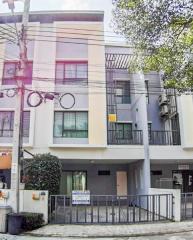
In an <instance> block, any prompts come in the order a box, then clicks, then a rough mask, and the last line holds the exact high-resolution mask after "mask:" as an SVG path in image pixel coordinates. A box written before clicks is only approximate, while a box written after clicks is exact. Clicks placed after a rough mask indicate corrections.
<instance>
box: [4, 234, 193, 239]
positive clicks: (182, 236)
mask: <svg viewBox="0 0 193 240" xmlns="http://www.w3.org/2000/svg"><path fill="white" fill-rule="evenodd" d="M39 239H41V240H80V239H81V238H72V237H71V238H45V237H27V236H18V237H17V236H10V235H3V234H0V240H39ZM82 239H85V240H95V239H96V240H193V232H186V233H181V234H175V235H173V234H172V235H164V236H152V237H137V238H135V237H131V238H91V239H90V238H82Z"/></svg>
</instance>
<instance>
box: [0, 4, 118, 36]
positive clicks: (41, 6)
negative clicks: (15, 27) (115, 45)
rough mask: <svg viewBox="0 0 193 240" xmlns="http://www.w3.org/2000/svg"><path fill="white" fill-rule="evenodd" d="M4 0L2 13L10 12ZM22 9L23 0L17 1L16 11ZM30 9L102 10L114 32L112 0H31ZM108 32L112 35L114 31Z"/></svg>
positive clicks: (107, 24) (107, 23) (106, 22)
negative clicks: (112, 25)
mask: <svg viewBox="0 0 193 240" xmlns="http://www.w3.org/2000/svg"><path fill="white" fill-rule="evenodd" d="M2 2H3V0H0V13H7V12H9V9H8V6H7V4H5V3H2ZM22 9H23V0H18V2H15V12H21V11H22ZM30 10H31V11H41V10H102V11H104V12H105V19H104V22H105V31H110V32H113V29H112V28H111V27H110V25H111V20H112V14H111V12H112V0H31V7H30ZM108 34H109V35H112V33H108ZM116 40H117V39H116Z"/></svg>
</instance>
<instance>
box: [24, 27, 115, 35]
mask: <svg viewBox="0 0 193 240" xmlns="http://www.w3.org/2000/svg"><path fill="white" fill-rule="evenodd" d="M28 28H37V26H34V25H28ZM28 28H27V29H28ZM41 28H48V29H49V28H50V29H53V28H54V29H61V30H67V29H70V30H78V31H88V32H100V33H105V32H108V33H114V34H115V32H113V31H105V30H98V29H87V28H71V27H51V26H43V25H41Z"/></svg>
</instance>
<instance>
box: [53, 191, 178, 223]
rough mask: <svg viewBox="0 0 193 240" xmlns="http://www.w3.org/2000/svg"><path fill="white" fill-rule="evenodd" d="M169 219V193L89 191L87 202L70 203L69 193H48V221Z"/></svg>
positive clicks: (102, 221) (117, 221)
mask: <svg viewBox="0 0 193 240" xmlns="http://www.w3.org/2000/svg"><path fill="white" fill-rule="evenodd" d="M172 219H173V195H172V194H159V195H135V196H121V197H120V196H116V195H91V196H90V202H89V204H87V205H77V204H73V203H72V197H71V196H65V195H52V196H50V202H49V222H50V223H52V224H101V223H106V224H121V223H124V224H125V223H140V222H155V221H165V220H172Z"/></svg>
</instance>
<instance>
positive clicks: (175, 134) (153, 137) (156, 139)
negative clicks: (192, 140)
mask: <svg viewBox="0 0 193 240" xmlns="http://www.w3.org/2000/svg"><path fill="white" fill-rule="evenodd" d="M149 144H150V145H180V132H179V131H150V132H149Z"/></svg>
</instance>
